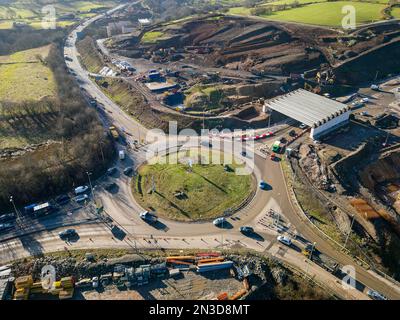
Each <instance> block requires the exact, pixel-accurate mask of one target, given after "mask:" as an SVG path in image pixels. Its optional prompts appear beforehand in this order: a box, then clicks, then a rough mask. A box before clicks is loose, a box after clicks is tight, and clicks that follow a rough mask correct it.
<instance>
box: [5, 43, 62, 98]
mask: <svg viewBox="0 0 400 320" xmlns="http://www.w3.org/2000/svg"><path fill="white" fill-rule="evenodd" d="M49 49H50V46H46V47H42V48H36V49H31V50H26V51H20V52H17V53H14V54H12V55H9V56H0V79H1V81H0V101H12V102H23V101H29V100H34V101H37V100H40V99H42V98H43V97H46V96H53V95H54V94H55V93H56V85H55V82H54V79H53V74H52V72H51V70H50V69H49V68H48V67H46V66H45V65H44V64H43V63H42V62H41V61H40V60H39V57H41V58H46V57H47V55H48V53H49Z"/></svg>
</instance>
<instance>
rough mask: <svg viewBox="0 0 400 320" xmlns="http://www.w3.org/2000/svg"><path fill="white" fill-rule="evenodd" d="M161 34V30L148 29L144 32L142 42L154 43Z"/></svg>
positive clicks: (162, 34)
mask: <svg viewBox="0 0 400 320" xmlns="http://www.w3.org/2000/svg"><path fill="white" fill-rule="evenodd" d="M163 36H164V33H163V32H161V31H149V32H146V33H145V34H144V36H143V38H142V43H156V42H157V41H158V40H159V39H161V38H162V37H163Z"/></svg>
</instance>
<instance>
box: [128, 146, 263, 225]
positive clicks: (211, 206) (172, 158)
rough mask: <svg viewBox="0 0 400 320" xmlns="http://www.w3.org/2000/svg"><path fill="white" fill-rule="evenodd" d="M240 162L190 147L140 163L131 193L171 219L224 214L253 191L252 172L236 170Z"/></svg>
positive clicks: (149, 207) (233, 210)
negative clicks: (245, 173) (244, 172)
mask: <svg viewBox="0 0 400 320" xmlns="http://www.w3.org/2000/svg"><path fill="white" fill-rule="evenodd" d="M244 166H245V164H244V161H242V160H240V159H238V158H234V157H233V156H232V155H225V156H224V153H222V152H220V151H218V150H212V151H211V150H208V149H207V150H200V149H197V148H191V149H187V150H183V151H180V152H179V153H171V154H168V155H165V156H159V157H156V158H153V159H151V160H150V161H149V162H147V163H145V164H143V165H142V166H140V167H139V168H138V174H137V176H136V177H135V178H134V179H133V182H132V193H133V196H134V198H135V200H136V201H137V202H138V204H140V205H141V206H142V207H143V208H145V209H146V210H148V211H151V212H154V213H156V214H157V215H159V216H161V217H164V218H167V219H171V220H177V221H186V222H187V221H204V220H210V219H214V218H217V217H221V216H227V215H229V214H230V213H233V212H235V210H237V209H238V208H240V207H241V206H242V205H243V204H244V203H246V202H247V201H249V200H251V198H252V197H253V195H254V191H255V188H256V179H255V178H254V176H253V175H252V174H247V175H238V174H237V169H239V168H243V167H244Z"/></svg>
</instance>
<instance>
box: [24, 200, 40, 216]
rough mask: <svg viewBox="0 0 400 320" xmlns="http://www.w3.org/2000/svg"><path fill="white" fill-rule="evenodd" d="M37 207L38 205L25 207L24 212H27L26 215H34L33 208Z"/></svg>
mask: <svg viewBox="0 0 400 320" xmlns="http://www.w3.org/2000/svg"><path fill="white" fill-rule="evenodd" d="M36 206H37V204H36V203H33V204H30V205H28V206H25V207H24V212H25V213H26V214H32V213H33V208H35V207H36Z"/></svg>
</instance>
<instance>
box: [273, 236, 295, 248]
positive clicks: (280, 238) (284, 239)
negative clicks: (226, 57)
mask: <svg viewBox="0 0 400 320" xmlns="http://www.w3.org/2000/svg"><path fill="white" fill-rule="evenodd" d="M276 239H277V240H278V241H279V242H281V243H283V244H284V245H287V246H290V245H292V240H290V238H288V237H286V236H278V237H277V238H276Z"/></svg>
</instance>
